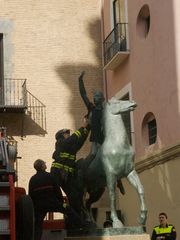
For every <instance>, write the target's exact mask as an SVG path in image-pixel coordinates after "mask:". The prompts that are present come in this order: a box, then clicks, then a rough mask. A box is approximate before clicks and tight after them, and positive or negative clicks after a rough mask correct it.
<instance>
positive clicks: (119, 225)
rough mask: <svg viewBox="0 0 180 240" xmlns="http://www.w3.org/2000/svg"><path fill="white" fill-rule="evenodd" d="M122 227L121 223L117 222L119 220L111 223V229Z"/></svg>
mask: <svg viewBox="0 0 180 240" xmlns="http://www.w3.org/2000/svg"><path fill="white" fill-rule="evenodd" d="M123 227H124V225H123V224H122V222H121V221H119V220H115V221H113V228H123Z"/></svg>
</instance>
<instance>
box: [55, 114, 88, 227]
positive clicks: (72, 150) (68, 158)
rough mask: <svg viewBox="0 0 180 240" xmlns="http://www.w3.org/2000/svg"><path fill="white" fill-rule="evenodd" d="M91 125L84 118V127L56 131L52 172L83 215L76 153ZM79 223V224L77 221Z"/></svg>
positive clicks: (70, 200) (74, 206)
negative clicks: (73, 130)
mask: <svg viewBox="0 0 180 240" xmlns="http://www.w3.org/2000/svg"><path fill="white" fill-rule="evenodd" d="M89 130H90V126H89V124H88V119H87V118H86V117H85V118H84V125H83V127H81V128H79V129H78V130H76V131H75V132H74V133H73V134H72V135H70V130H69V129H61V130H60V131H58V132H57V133H56V136H55V137H56V146H55V151H54V153H53V156H52V157H53V159H54V161H53V163H52V165H51V174H52V175H53V176H54V177H55V178H56V180H57V183H58V185H59V186H61V188H62V189H63V191H64V192H65V194H66V196H67V198H68V201H69V205H70V207H71V208H72V209H73V210H74V211H75V212H76V213H77V214H79V216H80V215H81V210H82V206H83V202H82V200H83V185H81V184H80V182H79V179H78V176H77V171H76V170H77V169H76V162H75V161H76V154H77V152H78V151H79V150H80V148H81V147H82V146H83V144H84V142H85V140H86V139H87V137H88V134H89ZM77 225H79V224H78V223H77Z"/></svg>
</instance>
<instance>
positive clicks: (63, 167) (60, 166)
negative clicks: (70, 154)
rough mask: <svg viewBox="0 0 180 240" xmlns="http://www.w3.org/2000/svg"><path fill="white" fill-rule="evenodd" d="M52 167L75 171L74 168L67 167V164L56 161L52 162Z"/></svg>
mask: <svg viewBox="0 0 180 240" xmlns="http://www.w3.org/2000/svg"><path fill="white" fill-rule="evenodd" d="M52 167H55V168H59V169H63V170H64V171H65V172H70V173H74V171H75V169H74V168H72V167H69V166H67V165H63V164H61V163H57V162H54V163H52Z"/></svg>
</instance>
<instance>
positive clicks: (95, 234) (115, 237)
mask: <svg viewBox="0 0 180 240" xmlns="http://www.w3.org/2000/svg"><path fill="white" fill-rule="evenodd" d="M64 240H150V236H149V234H147V233H145V229H144V228H142V227H124V228H105V229H95V230H87V231H84V230H83V231H80V230H77V231H70V232H68V233H67V236H66V237H65V238H64Z"/></svg>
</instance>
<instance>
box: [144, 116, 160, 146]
mask: <svg viewBox="0 0 180 240" xmlns="http://www.w3.org/2000/svg"><path fill="white" fill-rule="evenodd" d="M142 137H143V141H144V144H145V146H150V145H152V144H154V143H155V142H156V139H157V124H156V118H155V116H154V114H153V113H152V112H148V113H147V114H146V115H145V117H144V119H143V122H142Z"/></svg>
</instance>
